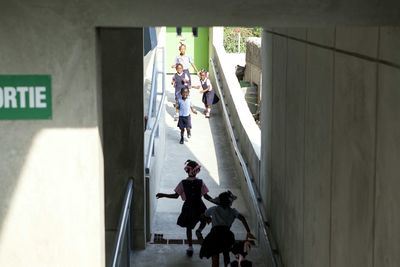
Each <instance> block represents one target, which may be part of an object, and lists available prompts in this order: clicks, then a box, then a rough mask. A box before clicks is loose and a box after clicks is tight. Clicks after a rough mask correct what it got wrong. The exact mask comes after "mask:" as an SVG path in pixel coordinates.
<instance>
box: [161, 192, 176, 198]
mask: <svg viewBox="0 0 400 267" xmlns="http://www.w3.org/2000/svg"><path fill="white" fill-rule="evenodd" d="M163 197H166V198H178V197H179V194H178V193H175V194H164V193H157V195H156V198H163Z"/></svg>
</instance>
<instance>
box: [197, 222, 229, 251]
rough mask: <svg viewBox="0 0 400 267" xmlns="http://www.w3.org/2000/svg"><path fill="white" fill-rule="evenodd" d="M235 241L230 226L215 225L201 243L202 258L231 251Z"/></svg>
mask: <svg viewBox="0 0 400 267" xmlns="http://www.w3.org/2000/svg"><path fill="white" fill-rule="evenodd" d="M234 243H235V235H234V234H233V233H232V232H231V230H230V229H229V227H228V226H214V227H213V228H211V231H210V233H209V234H208V235H207V236H206V238H205V239H204V241H203V244H202V245H201V249H200V258H203V257H206V258H210V257H211V256H213V255H218V254H219V253H222V252H229V251H230V250H231V248H232V246H233V244H234Z"/></svg>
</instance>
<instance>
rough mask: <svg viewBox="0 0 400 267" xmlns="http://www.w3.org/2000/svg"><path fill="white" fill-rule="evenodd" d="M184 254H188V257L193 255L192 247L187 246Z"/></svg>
mask: <svg viewBox="0 0 400 267" xmlns="http://www.w3.org/2000/svg"><path fill="white" fill-rule="evenodd" d="M186 255H188V256H189V257H192V256H193V248H192V247H190V248H188V249H187V250H186Z"/></svg>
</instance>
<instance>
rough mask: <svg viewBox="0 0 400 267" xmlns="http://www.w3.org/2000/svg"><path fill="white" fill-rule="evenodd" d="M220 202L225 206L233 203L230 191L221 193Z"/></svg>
mask: <svg viewBox="0 0 400 267" xmlns="http://www.w3.org/2000/svg"><path fill="white" fill-rule="evenodd" d="M218 198H219V204H220V205H221V206H223V207H229V206H230V205H231V200H230V198H229V193H228V192H223V193H221V194H219V196H218Z"/></svg>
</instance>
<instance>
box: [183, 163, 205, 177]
mask: <svg viewBox="0 0 400 267" xmlns="http://www.w3.org/2000/svg"><path fill="white" fill-rule="evenodd" d="M200 167H201V166H200V164H198V163H197V162H196V161H194V160H191V159H188V160H187V161H186V162H185V168H184V169H185V172H187V173H188V174H189V176H192V177H194V176H196V174H198V173H199V172H200Z"/></svg>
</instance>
